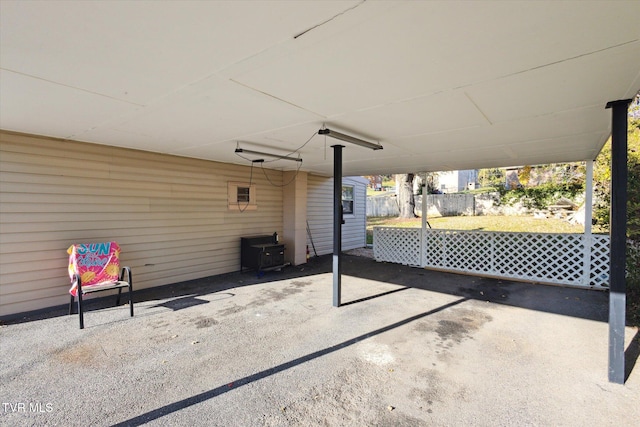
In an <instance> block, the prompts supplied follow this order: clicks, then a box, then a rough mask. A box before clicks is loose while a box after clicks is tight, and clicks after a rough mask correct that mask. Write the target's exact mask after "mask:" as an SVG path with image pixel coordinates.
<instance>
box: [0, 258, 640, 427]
mask: <svg viewBox="0 0 640 427" xmlns="http://www.w3.org/2000/svg"><path fill="white" fill-rule="evenodd" d="M330 269H331V257H320V258H314V259H312V260H311V261H310V262H309V263H308V264H306V265H304V266H299V267H288V268H286V269H284V270H283V271H281V272H271V273H268V274H266V275H264V276H263V277H257V276H256V275H255V274H254V273H231V274H227V275H223V276H216V277H211V278H207V279H202V280H197V281H190V282H185V283H180V284H176V285H172V286H167V287H162V288H157V289H154V290H144V291H140V292H137V293H136V297H135V301H136V303H135V309H136V315H135V317H134V318H130V317H129V316H128V310H127V309H126V308H125V307H122V306H121V307H111V306H110V305H109V304H110V303H112V302H113V301H112V299H110V300H109V301H105V300H104V299H101V300H98V301H95V302H92V303H90V304H89V312H88V313H86V315H85V324H86V329H84V330H79V329H78V319H77V316H67V315H66V313H65V309H64V308H60V309H57V310H53V311H50V312H47V313H42V314H40V315H37V316H30V317H29V318H19V319H16V320H15V321H11V322H8V323H6V322H5V323H4V324H2V327H1V328H0V383H1V385H2V390H1V396H2V407H0V425H3V426H28V425H33V426H42V425H60V426H70V425H73V426H88V425H92V426H108V425H123V426H125V425H143V424H148V425H153V426H200V425H206V426H426V425H429V426H433V425H437V426H440V425H442V426H458V425H465V426H466V425H478V426H514V425H517V426H523V425H549V426H584V425H598V426H609V425H610V426H626V425H628V426H631V425H637V424H636V423H637V420H639V419H640V364H638V363H637V359H638V353H639V347H640V345H639V340H640V338H639V333H638V330H637V329H636V328H627V330H626V336H627V354H626V356H627V369H628V371H629V372H628V379H627V382H626V384H625V385H617V384H612V383H609V382H608V381H607V356H608V325H607V323H606V321H607V312H608V295H607V294H606V293H603V292H597V291H587V290H580V289H569V288H560V287H551V286H541V285H538V286H535V285H530V284H524V283H514V282H507V281H499V280H490V279H481V278H476V277H470V276H460V275H454V274H446V273H439V272H432V271H426V270H422V269H418V268H411V267H405V266H400V265H394V264H384V263H376V262H375V261H373V260H371V259H369V258H366V257H358V256H349V255H345V256H344V263H343V273H344V275H343V279H342V285H343V303H344V305H343V306H342V307H340V308H334V307H332V306H331V301H332V275H331V272H330ZM134 274H135V272H134ZM107 302H108V303H109V304H107Z"/></svg>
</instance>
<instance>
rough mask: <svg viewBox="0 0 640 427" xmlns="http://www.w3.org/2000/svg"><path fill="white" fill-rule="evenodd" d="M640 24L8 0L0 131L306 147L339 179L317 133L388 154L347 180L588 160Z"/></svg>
mask: <svg viewBox="0 0 640 427" xmlns="http://www.w3.org/2000/svg"><path fill="white" fill-rule="evenodd" d="M639 16H640V1H637V0H634V1H602V2H597V1H588V2H587V1H584V2H582V1H580V2H559V1H551V2H542V1H532V2H516V1H512V2H507V1H500V2H482V1H476V2H453V1H446V2H436V1H408V2H405V1H390V2H386V1H366V2H360V1H298V2H293V1H282V2H271V1H255V2H250V1H229V2H223V1H211V2H186V1H180V2H178V1H176V2H167V1H163V2H146V1H136V2H124V1H118V2H115V1H103V2H100V1H91V2H88V1H76V2H62V1H55V2H36V1H29V2H14V1H7V0H2V1H1V2H0V19H1V23H0V31H1V34H0V36H1V39H0V42H1V49H0V67H1V74H0V84H1V87H0V127H1V128H3V129H6V130H12V131H19V132H27V133H33V134H39V135H47V136H54V137H59V138H67V139H72V140H81V141H88V142H94V143H100V144H108V145H115V146H122V147H129V148H135V149H141V150H149V151H154V152H162V153H169V154H175V155H179V156H189V157H197V158H203V159H210V160H218V161H224V162H234V163H241V164H247V162H246V161H245V160H243V159H241V158H239V157H238V156H236V155H235V154H234V149H235V148H236V145H237V144H238V143H240V145H241V146H242V147H245V148H254V149H257V150H261V151H270V152H274V153H276V152H277V153H287V152H289V151H292V150H295V149H296V148H298V147H300V146H301V145H303V144H304V143H305V142H306V141H308V140H309V139H310V138H311V140H310V141H309V142H308V144H307V145H305V146H304V147H303V148H302V149H300V155H301V156H302V158H303V160H304V161H303V166H302V168H303V170H307V171H313V172H316V173H322V174H327V175H331V173H332V167H333V160H332V159H333V157H332V151H331V149H330V148H329V147H330V145H332V144H334V143H335V142H336V141H335V140H331V139H329V138H328V139H327V140H326V141H325V137H324V136H319V135H316V136H315V137H313V138H312V135H313V134H314V133H317V131H318V129H320V128H322V127H323V126H327V127H329V128H333V129H335V130H339V131H342V132H344V133H348V134H351V135H354V136H359V137H361V138H363V139H368V140H371V141H373V142H380V143H381V144H382V145H384V150H382V151H375V152H374V151H371V150H366V149H363V148H360V147H357V146H351V145H349V146H347V147H346V148H345V150H344V173H345V174H346V175H360V174H374V173H392V172H418V171H434V170H448V169H466V168H479V167H490V166H511V165H522V164H540V163H551V162H561V161H577V160H587V159H593V158H595V157H596V155H597V154H598V152H599V151H600V149H601V147H602V145H603V144H604V142H605V140H606V139H607V137H608V135H609V133H610V112H609V111H608V110H605V104H606V103H607V102H608V101H612V100H617V99H625V98H631V97H633V96H634V95H635V94H636V93H637V91H638V89H640V25H638V17H639ZM296 36H298V37H296ZM347 145H348V144H347ZM290 163H291V164H290ZM271 166H272V167H276V168H285V169H286V168H288V169H291V168H294V167H296V165H295V164H293V162H285V161H277V162H274V163H271Z"/></svg>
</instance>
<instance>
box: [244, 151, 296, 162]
mask: <svg viewBox="0 0 640 427" xmlns="http://www.w3.org/2000/svg"><path fill="white" fill-rule="evenodd" d="M236 153H247V154H255V155H256V156H267V157H273V158H276V159H281V160H293V161H294V162H302V159H301V158H300V157H289V156H283V155H282V154H272V153H264V152H262V151H254V150H247V149H246V148H236Z"/></svg>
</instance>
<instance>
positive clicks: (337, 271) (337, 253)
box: [331, 145, 344, 307]
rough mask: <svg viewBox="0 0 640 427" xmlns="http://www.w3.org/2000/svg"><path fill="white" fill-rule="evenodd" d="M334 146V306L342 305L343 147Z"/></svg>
mask: <svg viewBox="0 0 640 427" xmlns="http://www.w3.org/2000/svg"><path fill="white" fill-rule="evenodd" d="M331 147H332V148H333V306H334V307H340V301H341V296H342V265H341V261H342V259H341V258H342V149H343V148H344V145H332V146H331Z"/></svg>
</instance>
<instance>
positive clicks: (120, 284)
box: [69, 267, 133, 329]
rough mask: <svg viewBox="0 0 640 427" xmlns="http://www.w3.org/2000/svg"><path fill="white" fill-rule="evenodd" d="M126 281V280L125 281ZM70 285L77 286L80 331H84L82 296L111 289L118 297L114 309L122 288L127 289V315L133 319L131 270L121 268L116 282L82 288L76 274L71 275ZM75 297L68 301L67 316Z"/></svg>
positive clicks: (117, 304) (70, 311) (118, 302)
mask: <svg viewBox="0 0 640 427" xmlns="http://www.w3.org/2000/svg"><path fill="white" fill-rule="evenodd" d="M125 279H126V280H125ZM72 284H77V292H76V293H77V296H78V315H79V318H80V329H84V304H83V298H82V297H83V295H85V294H90V293H94V292H102V291H109V290H111V289H117V290H118V295H117V298H116V307H117V306H119V305H120V296H121V294H122V289H123V288H128V297H129V313H130V316H131V317H133V276H132V274H131V268H129V267H122V269H121V271H120V276H119V280H118V281H116V282H109V283H102V284H98V285H92V286H85V287H84V288H83V287H82V280H81V278H80V276H79V275H78V274H74V275H73V281H72ZM74 300H75V297H74V296H73V294H72V295H71V299H70V301H69V315H72V314H73V311H74V310H73V305H74V304H73V303H74Z"/></svg>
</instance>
